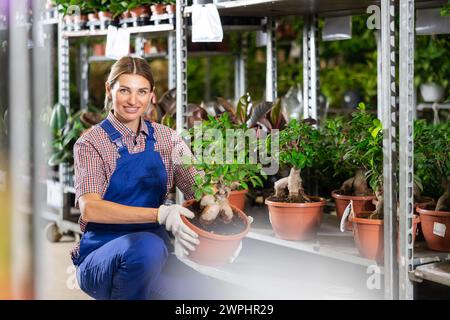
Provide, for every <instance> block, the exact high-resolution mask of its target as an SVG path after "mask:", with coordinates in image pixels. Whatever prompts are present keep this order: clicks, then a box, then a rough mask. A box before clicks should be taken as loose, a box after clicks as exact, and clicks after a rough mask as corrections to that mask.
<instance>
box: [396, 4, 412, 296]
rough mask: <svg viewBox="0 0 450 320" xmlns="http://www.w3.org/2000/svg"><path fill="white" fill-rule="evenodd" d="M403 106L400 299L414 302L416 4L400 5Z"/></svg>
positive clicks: (401, 91)
mask: <svg viewBox="0 0 450 320" xmlns="http://www.w3.org/2000/svg"><path fill="white" fill-rule="evenodd" d="M399 60H400V61H399V67H400V70H399V75H400V82H399V83H400V104H399V112H400V114H399V126H400V137H399V138H400V141H399V144H400V145H399V151H400V152H399V156H400V158H399V160H400V161H399V166H400V215H399V218H400V225H399V236H400V237H399V242H400V246H399V250H400V255H399V256H400V265H399V298H400V299H403V300H406V299H413V285H412V283H411V281H410V280H409V272H411V271H412V270H413V257H414V254H413V253H414V247H413V240H412V239H413V222H412V220H413V214H414V195H413V184H414V178H413V177H414V137H413V130H414V0H403V1H400V55H399Z"/></svg>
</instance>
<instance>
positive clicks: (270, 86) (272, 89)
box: [266, 17, 277, 101]
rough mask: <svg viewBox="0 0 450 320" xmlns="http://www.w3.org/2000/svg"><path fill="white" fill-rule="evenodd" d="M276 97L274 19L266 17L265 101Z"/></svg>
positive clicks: (273, 99)
mask: <svg viewBox="0 0 450 320" xmlns="http://www.w3.org/2000/svg"><path fill="white" fill-rule="evenodd" d="M276 98H277V46H276V39H275V19H274V18H272V17H269V18H267V46H266V101H275V99H276Z"/></svg>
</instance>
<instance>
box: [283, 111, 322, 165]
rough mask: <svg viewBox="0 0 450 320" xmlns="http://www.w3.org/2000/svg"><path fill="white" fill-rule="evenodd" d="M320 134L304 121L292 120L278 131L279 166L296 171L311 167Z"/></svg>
mask: <svg viewBox="0 0 450 320" xmlns="http://www.w3.org/2000/svg"><path fill="white" fill-rule="evenodd" d="M319 141H320V132H319V131H318V130H317V129H315V128H314V127H313V126H312V125H311V124H309V123H308V122H305V121H301V122H300V121H297V120H296V119H292V120H291V121H290V122H289V123H288V125H287V127H286V129H284V130H282V131H280V164H285V165H289V166H291V167H294V168H296V169H304V168H306V167H312V165H313V163H314V162H315V161H316V160H317V157H318V154H319V153H318V152H317V146H318V143H319Z"/></svg>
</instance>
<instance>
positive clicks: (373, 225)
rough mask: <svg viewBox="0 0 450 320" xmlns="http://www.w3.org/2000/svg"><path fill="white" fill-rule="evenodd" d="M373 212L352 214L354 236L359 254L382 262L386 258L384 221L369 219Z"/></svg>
mask: <svg viewBox="0 0 450 320" xmlns="http://www.w3.org/2000/svg"><path fill="white" fill-rule="evenodd" d="M371 213H372V212H361V213H359V214H356V217H353V216H350V218H349V220H350V222H352V223H353V237H354V239H355V244H356V247H357V248H358V251H359V254H360V255H361V256H363V257H365V258H367V259H370V260H375V261H377V262H378V263H382V262H383V260H384V256H383V255H384V233H383V230H384V229H383V225H384V221H383V220H380V219H367V218H365V217H367V216H368V215H370V214H371Z"/></svg>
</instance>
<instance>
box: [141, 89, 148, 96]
mask: <svg viewBox="0 0 450 320" xmlns="http://www.w3.org/2000/svg"><path fill="white" fill-rule="evenodd" d="M139 94H140V95H141V96H143V95H146V94H147V91H146V90H140V91H139Z"/></svg>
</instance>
